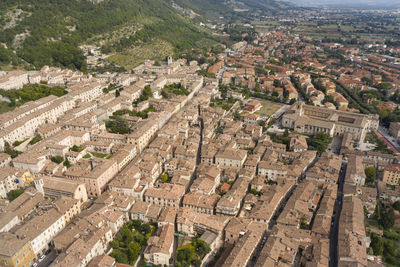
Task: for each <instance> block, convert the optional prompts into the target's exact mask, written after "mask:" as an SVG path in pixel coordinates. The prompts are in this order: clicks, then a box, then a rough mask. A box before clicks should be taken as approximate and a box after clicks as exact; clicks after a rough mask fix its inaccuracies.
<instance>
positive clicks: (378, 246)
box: [371, 232, 383, 255]
mask: <svg viewBox="0 0 400 267" xmlns="http://www.w3.org/2000/svg"><path fill="white" fill-rule="evenodd" d="M371 247H372V250H373V252H374V255H382V254H383V241H382V238H380V237H379V236H378V235H377V234H376V233H373V232H372V233H371Z"/></svg>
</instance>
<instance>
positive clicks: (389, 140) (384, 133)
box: [378, 125, 400, 153]
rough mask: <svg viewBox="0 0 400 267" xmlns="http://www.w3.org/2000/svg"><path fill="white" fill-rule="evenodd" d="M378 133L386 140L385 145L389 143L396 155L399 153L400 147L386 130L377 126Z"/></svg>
mask: <svg viewBox="0 0 400 267" xmlns="http://www.w3.org/2000/svg"><path fill="white" fill-rule="evenodd" d="M378 132H379V133H380V134H381V135H382V136H383V137H384V138H385V140H386V142H385V143H389V144H390V145H391V146H392V148H394V149H395V150H397V151H395V152H396V153H400V145H399V144H398V143H397V141H396V139H395V138H393V137H392V136H391V135H390V134H389V131H388V130H387V129H386V128H384V127H382V126H380V125H379V127H378ZM385 140H383V141H385Z"/></svg>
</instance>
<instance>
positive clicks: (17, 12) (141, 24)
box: [0, 0, 210, 70]
mask: <svg viewBox="0 0 400 267" xmlns="http://www.w3.org/2000/svg"><path fill="white" fill-rule="evenodd" d="M94 2H95V1H94ZM0 16H1V17H0V43H1V44H2V45H0V64H3V65H4V64H9V63H11V62H12V63H13V64H14V65H16V64H21V62H23V61H26V62H28V63H30V64H31V66H34V67H36V68H40V67H41V66H43V65H56V66H63V67H69V68H75V69H80V70H85V69H86V63H85V58H84V56H83V54H82V52H81V51H80V49H79V48H78V46H79V45H81V44H82V43H84V42H86V41H87V40H89V39H95V40H97V41H99V40H100V41H101V40H102V36H103V35H104V34H106V33H108V34H110V33H113V32H114V31H118V30H121V29H129V31H123V32H122V33H123V34H119V35H118V36H117V38H113V39H112V40H108V41H106V42H100V43H101V44H102V45H103V46H104V47H103V49H104V50H107V52H113V51H122V50H124V49H126V48H128V47H131V46H135V45H142V44H144V43H151V42H152V41H153V40H154V38H157V39H158V40H162V41H163V42H167V43H168V44H170V45H172V46H173V47H174V48H175V51H183V50H185V49H189V48H191V47H195V46H196V45H197V42H198V41H200V40H202V39H207V38H209V37H210V35H208V34H207V33H205V32H203V31H202V30H201V29H199V27H197V26H195V25H194V24H193V23H192V22H191V21H190V20H189V19H187V18H185V17H183V16H182V15H181V14H180V13H179V12H177V11H176V10H175V9H173V8H172V7H171V6H170V4H169V3H168V2H167V1H164V0H105V1H103V2H100V3H98V4H96V3H92V2H91V1H88V0H1V1H0ZM14 51H15V52H16V55H15V54H14V53H13V52H14ZM21 59H23V61H21ZM18 60H19V62H18Z"/></svg>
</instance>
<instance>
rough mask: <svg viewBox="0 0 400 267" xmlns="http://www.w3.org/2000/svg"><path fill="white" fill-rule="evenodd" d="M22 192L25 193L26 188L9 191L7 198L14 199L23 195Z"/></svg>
mask: <svg viewBox="0 0 400 267" xmlns="http://www.w3.org/2000/svg"><path fill="white" fill-rule="evenodd" d="M22 193H24V189H15V190H11V191H10V192H8V194H7V198H8V200H9V201H13V200H14V199H16V198H17V197H19V196H20V195H22Z"/></svg>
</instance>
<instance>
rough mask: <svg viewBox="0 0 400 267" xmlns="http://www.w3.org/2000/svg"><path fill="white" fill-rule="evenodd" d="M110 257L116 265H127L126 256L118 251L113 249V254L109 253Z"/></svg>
mask: <svg viewBox="0 0 400 267" xmlns="http://www.w3.org/2000/svg"><path fill="white" fill-rule="evenodd" d="M110 256H111V257H113V258H115V260H116V261H117V262H118V263H124V264H128V263H129V261H128V256H127V255H126V254H125V253H124V252H122V251H121V250H120V249H114V250H113V252H111V253H110Z"/></svg>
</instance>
